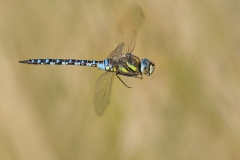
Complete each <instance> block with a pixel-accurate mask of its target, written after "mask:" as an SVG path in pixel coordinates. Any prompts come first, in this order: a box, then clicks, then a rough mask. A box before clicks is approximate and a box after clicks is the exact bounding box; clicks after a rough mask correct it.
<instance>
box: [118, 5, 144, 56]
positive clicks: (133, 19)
mask: <svg viewBox="0 0 240 160" xmlns="http://www.w3.org/2000/svg"><path fill="white" fill-rule="evenodd" d="M144 20H145V15H144V12H143V10H142V8H141V7H140V6H139V5H137V4H132V5H131V6H130V7H129V8H128V10H127V11H126V12H125V15H124V16H123V17H122V18H121V19H120V21H119V23H118V25H117V43H118V44H124V46H123V48H122V54H126V53H132V51H133V49H134V47H135V44H136V38H137V34H138V31H139V29H140V28H141V26H142V25H143V23H144Z"/></svg>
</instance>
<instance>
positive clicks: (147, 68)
mask: <svg viewBox="0 0 240 160" xmlns="http://www.w3.org/2000/svg"><path fill="white" fill-rule="evenodd" d="M154 69H155V64H154V63H153V62H151V61H149V60H148V59H146V58H144V59H142V61H141V72H142V74H145V75H146V76H150V75H151V74H152V73H153V71H154Z"/></svg>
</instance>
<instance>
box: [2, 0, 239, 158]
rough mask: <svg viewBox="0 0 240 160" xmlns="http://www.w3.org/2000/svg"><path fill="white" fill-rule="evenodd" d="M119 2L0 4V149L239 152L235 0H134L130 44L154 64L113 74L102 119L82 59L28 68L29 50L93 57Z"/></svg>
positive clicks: (103, 153) (35, 152)
mask: <svg viewBox="0 0 240 160" xmlns="http://www.w3.org/2000/svg"><path fill="white" fill-rule="evenodd" d="M124 3H125V2H123V1H122V2H121V4H119V2H118V1H110V0H100V1H97V0H92V1H81V0H80V1H74V0H70V1H69V0H68V1H66V0H65V1H47V0H43V1H36V0H33V1H30V0H21V1H17V0H10V1H1V2H0V75H1V78H0V123H1V125H0V142H1V143H0V159H2V160H10V159H16V160H38V159H39V160H43V159H44V160H54V159H55V160H60V159H62V160H65V159H81V160H88V159H89V160H91V159H94V160H96V159H100V160H107V159H109V160H113V159H114V160H115V159H124V160H127V159H131V160H132V159H136V160H145V159H148V160H150V159H151V160H152V159H164V160H176V159H182V160H193V159H194V160H203V159H204V160H215V159H217V160H227V159H239V157H240V152H239V150H240V137H239V135H240V63H239V60H240V55H239V50H240V47H239V46H240V45H239V44H240V21H239V20H240V4H239V2H238V1H234V0H229V1H227V0H225V1H217V0H210V1H206V0H203V1H200V0H199V1H198V0H196V1H191V0H182V1H181V0H177V1H171V2H170V1H159V0H150V1H143V0H142V1H139V2H138V4H139V5H140V6H141V7H142V8H143V10H144V11H145V14H146V18H147V19H146V22H145V24H144V26H143V28H142V30H141V33H140V35H139V37H138V42H137V46H136V48H135V50H134V53H135V54H136V55H138V56H139V57H141V58H143V57H147V58H149V59H150V60H153V61H154V62H155V64H156V69H155V72H154V74H153V75H152V76H150V77H144V79H143V80H142V81H141V80H138V79H132V78H123V79H124V80H125V82H126V83H127V84H128V85H130V86H132V87H133V88H132V89H128V88H126V87H124V86H123V85H122V84H121V82H120V81H119V80H117V79H115V83H114V86H113V94H112V98H111V104H110V107H109V109H108V111H107V112H106V114H105V115H104V116H103V117H102V118H98V117H97V116H96V115H95V114H94V111H93V104H92V98H93V91H94V85H95V81H96V79H97V77H98V76H99V75H100V74H101V71H98V70H96V69H93V68H86V67H73V66H65V67H63V66H29V65H22V64H19V63H17V61H18V60H23V59H28V58H76V59H103V58H105V57H106V56H107V55H108V54H109V53H110V52H111V51H112V50H113V49H114V48H115V47H116V43H115V34H114V30H115V23H116V19H115V18H114V17H115V16H116V15H117V14H121V12H123V11H124V10H122V8H123V7H119V6H124Z"/></svg>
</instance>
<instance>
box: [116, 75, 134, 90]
mask: <svg viewBox="0 0 240 160" xmlns="http://www.w3.org/2000/svg"><path fill="white" fill-rule="evenodd" d="M116 76H117V77H118V79H119V80H120V81H121V82H122V83H123V84H124V85H125V86H126V87H127V88H132V87H129V86H128V85H126V83H124V82H123V80H122V79H121V78H120V77H119V76H118V74H116Z"/></svg>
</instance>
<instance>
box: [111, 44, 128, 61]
mask: <svg viewBox="0 0 240 160" xmlns="http://www.w3.org/2000/svg"><path fill="white" fill-rule="evenodd" d="M123 48H124V44H123V43H121V44H119V45H118V46H117V48H116V49H114V50H113V51H112V52H111V53H110V54H109V55H108V57H107V59H118V58H119V57H121V56H122V54H123V53H122V52H123Z"/></svg>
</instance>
